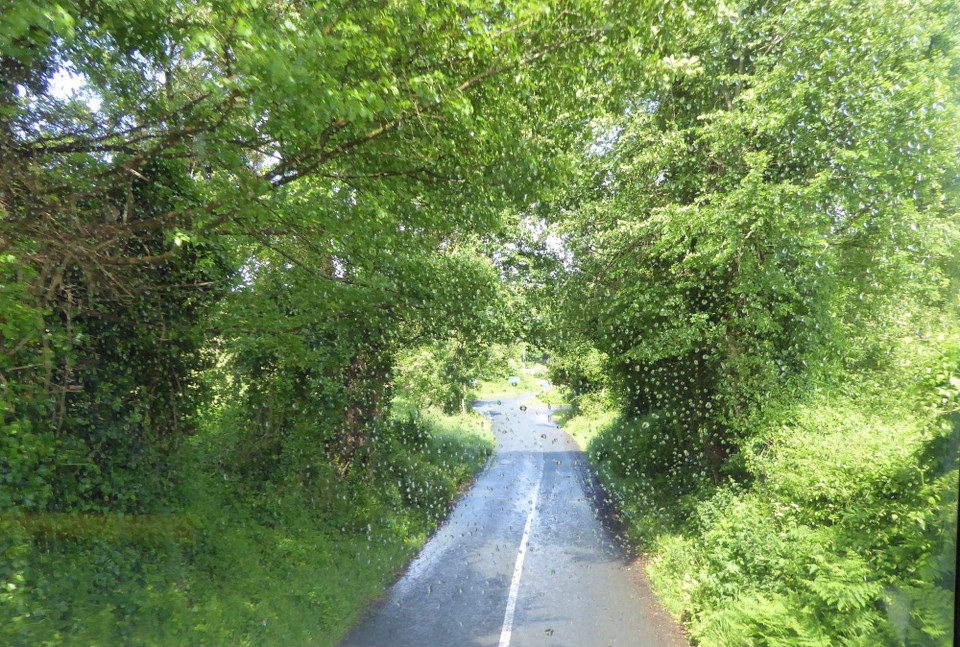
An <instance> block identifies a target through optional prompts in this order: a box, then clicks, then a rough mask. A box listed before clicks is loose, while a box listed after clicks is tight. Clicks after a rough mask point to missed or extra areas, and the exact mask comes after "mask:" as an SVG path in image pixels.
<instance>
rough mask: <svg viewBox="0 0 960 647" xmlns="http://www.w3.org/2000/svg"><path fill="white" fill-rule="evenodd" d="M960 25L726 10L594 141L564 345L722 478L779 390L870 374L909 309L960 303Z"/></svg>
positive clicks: (574, 234)
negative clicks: (895, 316)
mask: <svg viewBox="0 0 960 647" xmlns="http://www.w3.org/2000/svg"><path fill="white" fill-rule="evenodd" d="M904 12H906V13H904ZM954 27H955V17H954V14H953V5H952V4H950V3H940V4H938V3H932V4H923V5H915V6H911V7H910V8H909V9H905V8H902V7H899V8H898V7H894V6H892V5H889V4H887V3H868V4H867V5H863V6H860V7H858V8H857V9H856V10H854V9H853V8H851V7H847V6H840V5H836V4H835V3H829V4H821V3H816V2H814V3H780V4H778V5H777V6H776V7H771V6H768V5H767V3H753V4H750V3H748V4H747V5H744V6H742V7H739V8H738V9H737V10H733V9H732V8H731V9H729V10H728V9H724V8H723V7H720V8H719V9H717V10H715V11H712V12H704V13H702V14H701V15H699V16H698V17H696V18H695V19H693V20H691V22H690V24H689V29H688V30H687V31H686V32H684V33H683V36H682V37H679V38H678V43H677V47H676V49H674V50H673V51H672V52H671V53H670V54H668V55H667V56H665V57H664V58H663V59H662V61H660V64H659V69H658V73H657V74H655V75H651V83H649V84H648V85H647V86H646V87H645V88H644V89H643V91H641V92H640V93H638V94H637V95H636V96H635V97H634V100H633V103H632V104H631V106H630V107H629V108H628V109H627V110H626V111H625V112H624V113H623V114H621V115H614V116H611V117H609V118H607V119H605V120H599V121H597V122H596V123H595V133H596V134H595V142H594V143H593V144H591V148H590V149H589V150H588V152H587V155H586V159H587V168H588V169H589V170H588V171H587V172H586V173H585V176H586V177H585V179H584V181H583V183H582V185H581V188H580V189H579V191H580V193H579V194H578V195H579V202H578V203H577V204H576V205H575V207H574V208H572V209H570V210H569V211H567V213H566V215H565V216H564V219H563V223H564V224H563V227H564V229H563V231H564V232H565V240H566V243H567V245H568V246H569V247H570V249H571V250H572V252H573V254H574V257H575V258H576V272H575V273H573V274H572V276H571V282H570V284H569V285H568V286H567V290H568V292H569V294H570V295H571V296H572V297H573V298H571V299H570V300H569V319H568V320H569V321H570V326H571V328H570V329H571V330H578V331H580V334H582V335H584V336H586V337H587V338H588V339H590V340H591V341H592V342H593V343H594V344H596V346H597V347H598V348H599V349H600V350H602V351H603V352H605V353H606V354H607V356H608V357H609V358H610V361H611V365H612V368H613V371H614V373H615V375H616V378H617V380H618V382H619V384H620V392H621V394H622V395H623V396H624V397H625V398H626V399H627V401H628V402H629V405H630V406H631V407H632V408H633V409H634V410H635V411H637V412H640V413H648V412H653V411H656V412H660V413H661V414H663V415H664V416H665V418H666V419H668V420H669V424H670V425H672V427H673V429H674V433H677V434H681V435H683V437H684V438H686V441H685V445H687V446H689V445H693V446H697V447H698V452H699V455H700V456H701V460H702V461H703V465H704V466H705V468H706V469H707V470H709V471H710V473H711V474H712V475H713V476H714V478H716V479H720V478H721V476H722V473H723V469H724V465H725V464H726V462H727V458H728V457H729V456H730V454H731V453H732V452H736V451H737V448H738V447H739V446H740V444H741V443H742V442H743V441H744V440H746V439H747V438H748V437H749V436H750V434H751V426H750V422H749V421H750V417H749V415H747V414H748V412H749V411H751V410H756V408H757V407H759V406H760V405H762V403H763V402H764V401H765V399H766V397H767V395H768V394H769V393H770V392H771V389H772V388H773V387H774V386H775V385H777V384H779V383H782V382H784V381H795V384H796V388H799V389H803V388H804V386H803V381H804V380H806V379H808V378H810V377H811V376H815V375H817V374H829V373H830V372H831V371H835V370H836V369H837V368H838V367H841V365H849V364H850V362H854V363H856V362H870V361H876V358H877V357H878V353H882V352H883V350H882V349H883V348H885V345H884V344H885V342H884V340H885V338H886V336H885V335H884V334H883V333H882V332H880V331H877V333H876V334H874V335H865V334H863V331H864V328H865V327H871V326H877V325H879V324H878V322H879V321H882V320H883V317H884V316H885V313H886V312H888V310H889V308H890V307H891V306H892V305H893V304H894V303H900V304H902V305H903V304H906V303H911V304H914V305H915V306H916V307H912V308H911V307H908V308H907V312H924V311H925V307H924V306H926V305H930V306H933V307H942V306H943V305H944V304H945V301H944V299H945V298H947V294H946V293H945V292H944V291H943V290H944V288H945V287H946V286H947V285H948V282H947V277H948V276H949V271H950V269H949V268H950V266H949V264H950V263H951V262H953V259H954V258H955V255H956V249H955V242H954V241H955V240H956V230H955V227H956V219H955V217H956V209H957V205H956V203H955V197H952V196H954V193H955V192H954V191H953V190H952V189H953V187H954V184H955V182H956V170H957V166H956V156H955V150H956V144H955V142H956V139H955V130H956V129H955V127H954V126H955V123H956V121H955V119H956V114H955V110H956V97H955V95H954V93H955V83H953V81H952V80H951V79H953V78H955V77H954V74H955V73H956V69H955V68H956V49H955V48H956V42H955V39H954V38H953V29H954ZM868 34H869V36H868ZM583 295H586V298H584V296H583ZM871 358H873V359H871ZM838 362H839V364H838Z"/></svg>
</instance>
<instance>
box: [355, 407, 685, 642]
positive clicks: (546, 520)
mask: <svg viewBox="0 0 960 647" xmlns="http://www.w3.org/2000/svg"><path fill="white" fill-rule="evenodd" d="M522 404H523V402H522V399H520V398H518V399H513V400H504V401H502V402H501V403H499V404H498V403H496V402H489V403H483V404H481V405H480V406H479V407H478V409H479V410H480V411H481V412H482V413H484V414H485V415H487V416H489V417H490V419H491V421H492V423H493V430H494V432H495V434H496V437H497V449H496V454H495V456H494V457H493V459H492V460H491V462H490V464H489V465H488V466H487V469H486V470H485V471H484V472H483V473H482V474H481V475H480V477H479V478H478V480H477V482H476V483H475V484H474V486H473V488H472V489H471V490H470V491H469V492H468V493H467V494H465V495H464V496H463V498H462V499H461V500H460V502H459V504H458V505H457V507H456V509H455V510H454V511H453V512H452V513H451V515H450V517H449V519H448V520H447V522H446V523H445V524H444V525H443V526H442V527H441V528H440V530H438V531H437V533H436V535H434V537H433V538H432V539H431V540H430V541H429V542H428V543H427V544H426V546H425V547H424V549H423V551H422V552H421V554H420V555H419V556H418V557H417V559H416V560H414V562H413V563H412V564H411V565H410V568H409V569H408V570H407V572H406V573H405V574H404V576H403V577H402V578H400V580H398V581H397V583H396V584H395V585H394V586H393V587H392V588H391V589H390V590H389V591H388V592H387V594H386V596H385V598H384V600H383V601H382V602H381V603H380V604H379V605H377V606H376V607H374V608H373V609H372V610H371V611H370V613H369V614H368V615H367V616H366V617H365V618H364V619H362V620H361V622H360V623H359V624H358V625H357V626H356V627H354V629H353V630H352V631H351V632H350V633H349V634H348V635H347V637H346V638H345V640H344V641H343V642H342V643H341V646H342V647H468V646H476V647H488V646H489V647H509V646H512V647H561V646H563V647H609V646H614V645H615V646H624V647H626V646H636V647H647V646H651V647H652V646H657V647H661V646H663V647H666V646H667V645H669V646H671V647H672V646H673V645H675V644H676V642H674V640H675V639H673V638H671V637H670V636H669V635H668V634H665V633H663V630H662V627H660V626H659V625H661V624H662V620H660V621H658V620H657V619H655V618H653V617H651V615H650V614H649V612H648V611H647V609H648V606H649V605H648V604H645V602H647V601H646V600H643V599H641V598H642V597H643V596H644V595H646V596H647V597H649V593H646V594H644V593H642V591H641V590H639V589H638V586H637V581H636V578H635V577H634V576H632V575H631V573H629V572H628V570H627V562H626V560H625V557H624V555H623V554H622V552H621V550H620V549H619V547H618V546H617V545H616V543H615V542H614V541H613V540H612V538H611V536H610V534H609V532H608V531H607V530H606V529H605V528H604V527H603V525H602V524H601V523H600V521H599V518H598V514H597V512H596V511H595V509H594V507H593V499H592V497H590V496H589V495H588V492H589V490H588V488H589V485H588V477H587V476H586V473H587V472H586V469H585V468H586V457H585V456H584V455H583V454H582V453H581V452H580V451H579V450H578V448H577V446H576V443H575V442H574V441H573V440H572V439H570V437H569V436H567V434H566V433H564V432H563V431H562V430H560V429H558V428H557V427H556V425H554V424H553V423H551V422H550V421H549V420H548V418H547V414H548V412H547V410H546V408H545V407H536V406H533V405H530V406H529V408H528V409H527V410H526V411H522V410H521V409H520V407H521V405H522Z"/></svg>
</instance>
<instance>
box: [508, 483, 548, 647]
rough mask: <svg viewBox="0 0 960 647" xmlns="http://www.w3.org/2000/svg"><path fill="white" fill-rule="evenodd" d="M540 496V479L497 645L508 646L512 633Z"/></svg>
mask: <svg viewBox="0 0 960 647" xmlns="http://www.w3.org/2000/svg"><path fill="white" fill-rule="evenodd" d="M539 497H540V479H537V486H536V488H534V490H533V497H532V499H531V501H530V514H528V515H527V524H526V525H525V526H524V527H523V537H521V538H520V549H519V550H518V551H517V563H516V564H515V565H514V567H513V579H512V580H511V581H510V593H509V594H508V595H507V610H506V612H505V613H504V614H503V628H502V629H501V630H500V643H499V644H498V646H497V647H510V634H512V633H513V614H514V612H515V611H516V610H517V594H518V593H519V592H520V575H521V574H522V573H523V558H524V556H525V555H526V554H527V542H528V541H530V527H531V526H532V525H533V517H534V515H535V514H536V512H537V499H538V498H539Z"/></svg>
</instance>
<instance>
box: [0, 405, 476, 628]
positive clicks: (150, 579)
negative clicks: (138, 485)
mask: <svg viewBox="0 0 960 647" xmlns="http://www.w3.org/2000/svg"><path fill="white" fill-rule="evenodd" d="M220 431H221V433H220V435H217V434H211V435H209V436H201V437H198V438H196V439H195V440H194V442H193V443H192V444H190V445H188V446H186V447H184V448H183V451H184V454H185V456H184V463H185V464H187V465H188V466H189V467H188V468H185V471H184V473H183V474H181V482H182V485H181V488H182V491H181V493H180V497H179V502H178V503H177V505H175V506H172V507H171V509H170V510H169V511H168V512H167V513H166V514H162V515H153V516H152V517H151V520H150V524H152V525H151V526H150V527H151V528H152V527H154V526H156V527H158V528H161V529H162V528H163V527H165V526H166V525H169V527H170V528H173V529H174V531H171V532H169V533H165V532H160V531H154V532H148V533H144V532H126V529H130V528H137V527H138V526H137V524H136V523H133V522H132V520H130V519H127V520H124V519H106V518H104V519H103V520H102V521H103V522H104V524H105V526H109V527H112V528H114V530H115V532H111V533H106V534H103V533H99V534H98V533H95V532H92V533H91V532H86V531H84V532H79V531H78V532H72V531H71V529H70V523H69V522H64V520H63V519H62V518H61V519H60V521H59V523H58V524H57V528H58V530H57V531H56V532H53V531H49V529H48V530H44V528H48V526H49V524H47V526H44V525H43V524H42V523H36V520H33V523H32V525H31V523H28V520H25V519H18V518H16V517H7V518H2V519H0V551H2V554H3V556H4V564H3V566H2V567H0V571H2V572H0V581H2V582H3V583H4V586H3V589H2V591H0V644H4V645H120V644H122V645H186V644H189V645H238V646H244V645H250V646H261V645H318V646H328V645H334V644H336V643H337V642H338V640H339V639H340V638H341V637H342V636H343V634H344V633H345V632H346V631H347V629H348V628H349V627H350V626H351V625H352V624H353V623H354V622H355V620H356V619H357V617H358V616H359V614H360V613H361V612H362V611H363V610H364V609H365V608H366V606H367V605H368V604H369V603H370V602H371V601H372V600H374V599H376V598H377V597H378V596H379V595H381V594H382V592H383V591H384V588H385V587H386V586H387V585H389V584H390V583H391V582H392V581H393V580H394V579H395V578H396V577H397V575H398V574H399V573H400V572H401V571H402V569H403V568H404V566H405V565H406V564H407V563H408V562H409V560H410V559H411V558H412V557H413V556H414V555H415V554H416V552H417V551H418V550H419V549H420V547H421V546H422V545H423V543H424V542H425V540H426V539H427V538H428V536H429V535H430V534H431V533H432V532H433V530H434V529H435V528H436V526H437V524H438V523H439V522H440V521H442V519H443V518H444V517H445V516H446V513H447V512H448V510H449V508H450V506H451V505H452V504H453V502H454V501H455V499H456V498H457V496H458V494H459V493H460V492H461V491H462V490H463V489H464V488H465V487H466V486H467V485H468V484H469V482H470V481H471V479H472V478H473V477H474V475H475V474H476V473H477V472H478V471H479V470H480V468H481V467H482V466H483V465H484V463H485V461H486V459H487V457H488V456H489V454H490V452H491V451H492V448H493V438H492V432H491V431H490V429H489V425H488V424H487V422H486V421H485V420H484V419H483V418H481V417H480V416H477V415H466V416H453V417H450V416H442V415H438V414H430V415H425V416H422V417H408V416H401V417H399V418H398V419H395V420H394V421H392V422H391V424H390V425H389V429H388V430H387V431H385V432H384V434H383V437H382V438H381V440H380V441H378V448H377V450H376V451H375V452H372V453H371V455H370V460H369V462H368V468H367V470H366V471H364V472H363V473H356V474H347V475H340V474H338V473H336V472H335V471H334V470H333V468H331V467H329V466H324V465H321V464H315V465H312V467H311V468H310V469H308V468H307V467H306V466H307V465H310V464H309V463H306V462H300V463H299V465H298V469H297V470H292V469H291V470H288V471H287V472H286V473H284V474H282V478H277V479H273V480H271V481H270V482H267V483H238V482H236V481H235V480H234V477H233V475H232V474H231V472H230V471H229V469H226V466H224V464H223V463H222V462H221V461H219V460H218V459H217V456H218V453H221V452H223V442H224V439H225V438H226V437H228V436H229V435H230V432H229V430H220ZM93 523H96V521H94V522H93ZM89 525H90V520H89V519H88V520H86V522H85V523H84V524H79V525H78V526H77V527H78V528H87V527H88V526H89ZM140 525H142V524H140ZM117 529H119V530H117Z"/></svg>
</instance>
